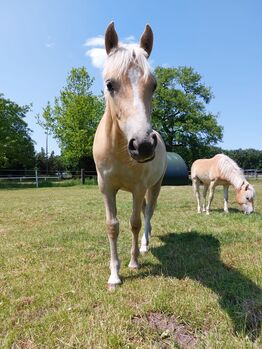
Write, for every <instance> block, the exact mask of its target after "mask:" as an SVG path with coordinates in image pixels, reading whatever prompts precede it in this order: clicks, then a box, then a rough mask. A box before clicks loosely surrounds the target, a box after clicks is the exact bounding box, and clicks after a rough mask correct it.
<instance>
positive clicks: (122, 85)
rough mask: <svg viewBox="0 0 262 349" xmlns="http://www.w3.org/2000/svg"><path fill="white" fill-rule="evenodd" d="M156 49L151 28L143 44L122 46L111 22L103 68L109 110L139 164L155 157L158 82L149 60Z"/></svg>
mask: <svg viewBox="0 0 262 349" xmlns="http://www.w3.org/2000/svg"><path fill="white" fill-rule="evenodd" d="M152 46H153V32H152V29H151V28H150V26H149V25H147V26H146V29H145V31H144V33H143V35H142V36H141V39H140V45H139V46H138V45H125V46H124V45H119V42H118V36H117V33H116V31H115V28H114V23H111V24H110V25H109V26H108V28H107V30H106V34H105V48H106V52H107V60H106V63H105V68H104V74H103V75H104V81H105V85H106V86H105V98H106V101H107V108H108V110H109V112H110V114H111V116H112V118H113V119H114V121H115V122H116V123H117V126H118V128H119V129H120V132H121V134H122V135H123V136H124V139H125V141H126V146H127V150H128V152H129V154H130V156H131V157H132V158H133V159H135V160H136V161H138V162H146V161H150V160H152V159H153V158H154V156H155V148H156V145H157V136H156V134H155V133H154V131H153V130H152V126H151V100H152V95H153V92H154V90H155V88H156V81H155V78H154V76H153V75H152V73H151V71H150V67H149V64H148V61H147V58H148V57H149V55H150V53H151V50H152Z"/></svg>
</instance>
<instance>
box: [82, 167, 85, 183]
mask: <svg viewBox="0 0 262 349" xmlns="http://www.w3.org/2000/svg"><path fill="white" fill-rule="evenodd" d="M81 184H85V170H84V169H83V168H81Z"/></svg>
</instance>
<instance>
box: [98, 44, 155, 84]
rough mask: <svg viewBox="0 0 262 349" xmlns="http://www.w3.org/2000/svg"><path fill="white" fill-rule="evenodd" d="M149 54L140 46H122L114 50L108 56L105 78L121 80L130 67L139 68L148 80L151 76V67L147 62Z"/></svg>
mask: <svg viewBox="0 0 262 349" xmlns="http://www.w3.org/2000/svg"><path fill="white" fill-rule="evenodd" d="M147 56H148V55H147V53H146V51H145V50H143V49H142V48H141V47H139V46H138V45H133V44H130V45H122V46H119V47H117V48H116V49H114V50H112V52H111V53H110V54H109V55H108V56H107V58H106V61H105V65H104V70H103V77H104V79H106V78H111V77H114V78H115V79H119V78H120V77H121V76H122V75H124V74H126V73H127V71H128V69H129V68H130V65H134V66H136V67H139V68H140V69H141V72H142V77H143V78H144V79H146V78H147V77H148V76H149V75H150V74H151V69H150V65H149V63H148V60H147Z"/></svg>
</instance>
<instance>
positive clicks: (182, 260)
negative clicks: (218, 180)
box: [0, 181, 262, 349]
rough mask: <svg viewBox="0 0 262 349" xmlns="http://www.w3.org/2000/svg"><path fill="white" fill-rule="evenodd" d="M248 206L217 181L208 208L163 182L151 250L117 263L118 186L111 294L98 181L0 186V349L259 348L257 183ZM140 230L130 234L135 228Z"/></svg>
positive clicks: (125, 216) (124, 203) (260, 208)
mask: <svg viewBox="0 0 262 349" xmlns="http://www.w3.org/2000/svg"><path fill="white" fill-rule="evenodd" d="M254 186H255V188H256V192H257V198H256V202H255V209H256V212H255V213H254V214H252V215H250V216H246V215H244V214H242V213H241V212H239V211H238V206H237V204H236V203H235V202H234V201H235V195H234V193H233V190H232V189H230V191H229V212H230V213H229V214H228V215H227V214H225V213H223V211H222V208H223V192H222V189H221V188H220V187H218V188H217V189H216V195H215V197H214V201H213V204H212V211H211V214H210V216H206V215H200V214H197V213H196V201H195V197H194V196H193V194H192V188H191V187H190V186H184V187H163V188H162V190H161V192H160V196H159V200H158V206H157V209H156V211H155V214H154V216H153V219H152V224H153V230H152V232H153V233H152V238H151V241H150V246H151V248H150V251H149V252H148V253H147V254H145V255H140V257H139V261H140V265H141V267H140V269H139V270H138V271H131V270H129V269H128V263H129V259H130V247H131V232H130V229H129V224H128V222H129V217H130V213H131V205H132V203H131V196H130V194H128V193H125V192H119V193H118V196H117V198H118V217H119V220H120V235H119V240H118V241H119V243H118V244H119V255H120V258H121V262H122V265H121V278H122V280H123V284H122V285H121V286H120V287H119V288H117V289H116V291H115V292H113V293H110V292H108V290H107V279H108V273H109V244H108V239H107V235H106V229H105V214H104V205H103V202H102V197H101V195H100V193H99V191H98V188H97V186H95V185H94V186H87V185H86V186H80V185H78V186H72V187H57V188H39V189H35V188H27V189H2V190H1V191H0V195H1V201H0V238H1V243H0V265H1V268H0V347H1V348H3V349H4V348H8V349H9V348H13V349H14V348H16V349H18V348H21V349H35V348H49V349H50V348H94V349H99V348H147V349H148V348H230V349H231V348H237V349H239V348H261V347H262V334H261V321H262V204H261V200H262V182H261V181H256V182H254ZM140 236H141V233H140Z"/></svg>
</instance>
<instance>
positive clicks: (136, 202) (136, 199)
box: [128, 190, 145, 269]
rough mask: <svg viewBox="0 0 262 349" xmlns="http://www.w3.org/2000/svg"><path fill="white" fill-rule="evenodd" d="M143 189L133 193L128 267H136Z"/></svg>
mask: <svg viewBox="0 0 262 349" xmlns="http://www.w3.org/2000/svg"><path fill="white" fill-rule="evenodd" d="M144 196H145V191H143V190H141V191H140V192H137V193H133V212H132V216H131V218H130V225H131V230H132V234H133V235H132V247H131V259H130V263H129V264H128V266H129V268H132V269H137V268H138V255H139V248H138V235H139V232H140V229H141V210H142V205H143V201H144Z"/></svg>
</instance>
